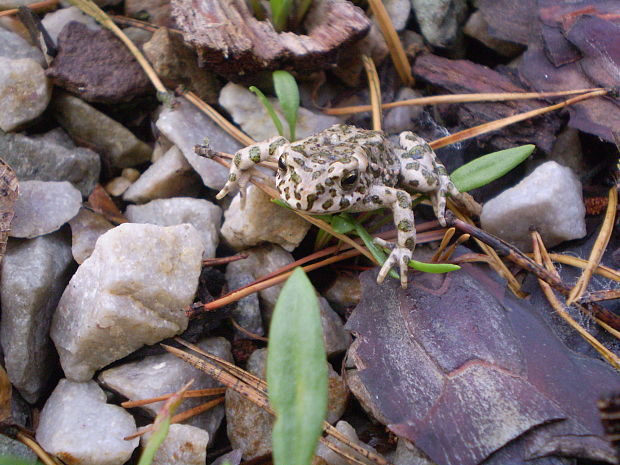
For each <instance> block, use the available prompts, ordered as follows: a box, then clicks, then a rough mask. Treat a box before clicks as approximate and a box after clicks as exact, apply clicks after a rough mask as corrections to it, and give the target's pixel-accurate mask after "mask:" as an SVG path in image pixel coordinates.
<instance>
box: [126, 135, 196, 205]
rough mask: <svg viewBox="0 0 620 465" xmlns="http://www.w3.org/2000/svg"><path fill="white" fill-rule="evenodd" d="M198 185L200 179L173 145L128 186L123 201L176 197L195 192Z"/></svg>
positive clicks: (135, 201) (143, 201)
mask: <svg viewBox="0 0 620 465" xmlns="http://www.w3.org/2000/svg"><path fill="white" fill-rule="evenodd" d="M155 150H157V149H155ZM153 153H154V152H153ZM199 183H200V179H199V178H198V176H196V173H195V172H194V170H193V169H192V166H191V165H190V164H189V163H188V162H187V160H186V159H185V157H184V156H183V153H181V151H180V150H179V148H178V147H177V146H176V145H173V146H172V147H170V149H169V150H168V151H167V152H166V153H165V154H164V155H163V156H162V157H161V158H159V159H158V160H157V161H155V162H154V163H153V164H152V165H151V166H149V167H148V168H147V170H146V171H145V172H144V173H142V176H140V178H139V179H138V180H137V181H135V182H134V183H133V184H132V185H131V186H129V188H128V189H127V190H126V191H125V194H124V195H123V200H125V201H127V202H133V203H145V202H148V201H149V200H155V199H163V198H169V197H177V196H179V195H180V194H184V193H186V194H188V193H192V192H194V191H196V188H197V187H198V185H199Z"/></svg>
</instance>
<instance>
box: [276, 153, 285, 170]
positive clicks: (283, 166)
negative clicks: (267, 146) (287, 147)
mask: <svg viewBox="0 0 620 465" xmlns="http://www.w3.org/2000/svg"><path fill="white" fill-rule="evenodd" d="M278 168H280V169H281V170H282V171H286V164H285V163H284V157H283V156H282V157H280V158H278Z"/></svg>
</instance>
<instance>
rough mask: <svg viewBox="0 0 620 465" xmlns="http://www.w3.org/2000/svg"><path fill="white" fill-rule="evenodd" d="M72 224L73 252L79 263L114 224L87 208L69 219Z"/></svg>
mask: <svg viewBox="0 0 620 465" xmlns="http://www.w3.org/2000/svg"><path fill="white" fill-rule="evenodd" d="M69 226H71V253H72V254H73V258H74V259H75V261H76V262H77V263H78V264H80V265H81V264H82V263H83V262H84V260H86V259H87V258H88V257H90V255H91V254H92V253H93V250H95V244H96V243H97V239H99V237H100V236H101V235H102V234H104V233H106V232H108V231H109V230H110V229H112V228H113V227H114V226H113V225H112V223H110V222H109V221H108V220H106V219H105V218H104V217H103V215H101V214H99V213H95V212H93V211H90V210H88V209H86V208H81V209H80V212H79V213H78V214H77V215H76V216H75V217H74V218H73V219H72V220H71V221H69Z"/></svg>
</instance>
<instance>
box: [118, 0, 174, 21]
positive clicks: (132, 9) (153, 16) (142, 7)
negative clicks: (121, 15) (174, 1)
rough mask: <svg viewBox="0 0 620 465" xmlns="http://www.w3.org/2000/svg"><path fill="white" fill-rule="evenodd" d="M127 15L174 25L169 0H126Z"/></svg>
mask: <svg viewBox="0 0 620 465" xmlns="http://www.w3.org/2000/svg"><path fill="white" fill-rule="evenodd" d="M125 16H129V17H132V18H137V19H141V20H142V21H148V22H149V23H153V24H157V25H158V26H164V27H172V26H173V24H172V23H173V21H172V20H171V18H170V1H169V0H125Z"/></svg>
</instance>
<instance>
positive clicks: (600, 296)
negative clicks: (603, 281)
mask: <svg viewBox="0 0 620 465" xmlns="http://www.w3.org/2000/svg"><path fill="white" fill-rule="evenodd" d="M614 299H620V289H601V290H600V291H592V292H588V293H587V294H585V295H583V296H581V298H580V299H579V301H580V302H582V303H588V302H601V301H603V300H614Z"/></svg>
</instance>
